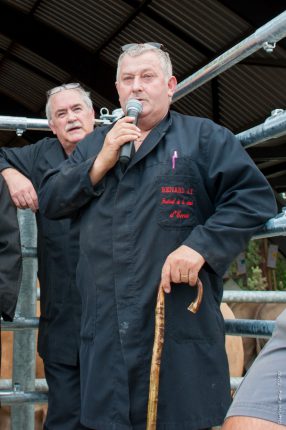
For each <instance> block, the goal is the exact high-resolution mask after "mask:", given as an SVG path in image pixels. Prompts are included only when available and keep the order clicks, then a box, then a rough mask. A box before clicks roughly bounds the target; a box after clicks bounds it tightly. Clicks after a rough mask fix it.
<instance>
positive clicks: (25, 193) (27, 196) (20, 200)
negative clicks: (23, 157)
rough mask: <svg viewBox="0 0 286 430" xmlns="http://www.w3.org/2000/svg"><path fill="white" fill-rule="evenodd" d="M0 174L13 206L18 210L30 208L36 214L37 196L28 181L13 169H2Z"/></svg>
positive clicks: (37, 207)
mask: <svg viewBox="0 0 286 430" xmlns="http://www.w3.org/2000/svg"><path fill="white" fill-rule="evenodd" d="M1 174H2V176H3V178H4V179H5V181H6V183H7V186H8V188H9V192H10V195H11V198H12V200H13V202H14V204H15V206H16V207H17V208H19V209H28V208H30V209H32V211H33V212H36V211H37V210H38V209H39V204H38V196H37V193H36V190H35V188H34V186H33V184H32V182H31V181H30V179H28V178H26V176H24V175H22V173H20V172H18V170H16V169H13V168H7V169H4V170H2V172H1Z"/></svg>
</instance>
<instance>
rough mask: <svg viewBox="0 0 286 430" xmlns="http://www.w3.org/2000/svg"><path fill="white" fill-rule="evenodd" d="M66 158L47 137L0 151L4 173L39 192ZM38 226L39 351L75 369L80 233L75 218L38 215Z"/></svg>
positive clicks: (79, 305) (53, 140)
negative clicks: (11, 172) (13, 170)
mask: <svg viewBox="0 0 286 430" xmlns="http://www.w3.org/2000/svg"><path fill="white" fill-rule="evenodd" d="M65 158H66V155H65V153H64V151H63V149H62V146H61V144H60V142H59V140H58V139H55V138H45V139H42V140H40V141H39V142H37V143H36V144H34V145H28V146H25V147H22V148H1V149H0V170H3V169H4V168H6V167H14V168H16V169H17V170H19V171H20V172H21V173H23V174H24V175H25V176H27V177H28V178H29V179H30V180H31V181H32V183H33V185H34V187H35V190H36V191H37V190H38V188H39V185H40V183H41V180H42V178H43V176H44V173H45V172H46V171H47V170H48V169H51V168H53V167H56V166H58V165H59V164H60V163H61V162H62V161H64V160H65ZM36 221H37V232H38V233H37V234H38V235H37V255H38V278H39V281H40V291H41V300H40V303H41V316H40V323H39V336H38V351H39V354H40V356H41V357H42V358H44V359H46V360H49V361H54V362H59V363H65V364H70V365H73V364H76V363H77V361H78V352H79V326H80V312H81V300H80V295H79V293H78V290H77V288H76V287H75V266H76V262H77V258H78V230H77V228H76V226H75V224H73V223H71V221H70V219H65V220H60V221H51V220H49V219H47V218H46V217H45V216H43V215H42V214H41V213H40V212H39V211H38V212H37V213H36Z"/></svg>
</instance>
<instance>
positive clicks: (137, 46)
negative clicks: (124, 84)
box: [116, 43, 173, 81]
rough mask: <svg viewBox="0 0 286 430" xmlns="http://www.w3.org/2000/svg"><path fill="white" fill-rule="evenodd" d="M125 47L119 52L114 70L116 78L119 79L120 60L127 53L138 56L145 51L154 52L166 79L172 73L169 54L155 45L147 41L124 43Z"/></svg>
mask: <svg viewBox="0 0 286 430" xmlns="http://www.w3.org/2000/svg"><path fill="white" fill-rule="evenodd" d="M126 46H127V49H124V51H123V52H122V53H121V54H120V56H119V58H118V62H117V72H116V80H118V79H119V75H120V68H121V63H122V60H123V59H124V58H125V57H126V55H129V56H130V57H138V56H139V55H142V54H144V53H145V52H154V53H155V54H156V55H157V57H158V58H159V60H160V63H161V67H162V71H163V74H164V76H165V79H166V81H168V80H169V79H170V77H171V76H172V75H173V67H172V62H171V59H170V55H169V54H168V52H166V51H163V50H162V49H160V48H158V47H155V46H153V45H151V44H149V43H134V44H133V43H131V44H130V45H126Z"/></svg>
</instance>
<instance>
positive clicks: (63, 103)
mask: <svg viewBox="0 0 286 430" xmlns="http://www.w3.org/2000/svg"><path fill="white" fill-rule="evenodd" d="M50 103H51V104H50V106H51V120H50V122H49V125H50V127H51V129H52V131H53V133H54V134H55V135H56V136H57V137H58V139H59V141H60V142H61V144H62V146H63V148H64V150H65V152H66V153H67V154H70V153H71V152H72V151H73V150H74V148H75V145H76V144H77V143H78V142H79V141H80V140H82V139H83V138H84V137H85V136H86V134H88V133H91V131H92V130H93V127H94V111H93V110H91V109H89V108H88V107H87V106H86V104H85V103H84V101H83V100H82V97H81V94H80V93H79V92H78V91H77V90H73V89H71V90H62V91H60V92H58V93H56V94H53V95H52V96H51V99H50Z"/></svg>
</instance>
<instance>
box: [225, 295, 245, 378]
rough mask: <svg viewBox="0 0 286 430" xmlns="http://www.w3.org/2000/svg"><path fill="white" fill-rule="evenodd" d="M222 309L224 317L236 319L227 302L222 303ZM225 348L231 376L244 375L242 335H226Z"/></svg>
mask: <svg viewBox="0 0 286 430" xmlns="http://www.w3.org/2000/svg"><path fill="white" fill-rule="evenodd" d="M220 310H221V312H222V315H223V317H224V319H235V316H234V314H233V312H232V310H231V309H230V307H229V306H228V305H227V304H226V303H222V304H221V306H220ZM225 349H226V353H227V358H228V365H229V373H230V376H233V377H239V376H242V375H243V369H244V351H243V343H242V338H241V337H240V336H226V337H225Z"/></svg>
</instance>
